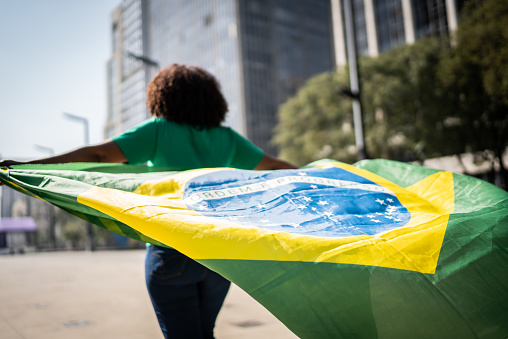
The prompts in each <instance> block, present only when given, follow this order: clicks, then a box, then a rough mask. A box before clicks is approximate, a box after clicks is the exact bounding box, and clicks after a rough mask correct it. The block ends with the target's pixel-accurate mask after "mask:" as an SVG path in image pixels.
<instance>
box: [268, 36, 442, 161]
mask: <svg viewBox="0 0 508 339" xmlns="http://www.w3.org/2000/svg"><path fill="white" fill-rule="evenodd" d="M440 53H441V48H440V45H439V42H438V41H437V40H434V39H428V40H422V41H419V42H418V43H417V44H415V45H412V46H407V45H406V46H401V47H399V48H396V49H394V50H392V51H390V52H388V53H385V54H383V55H381V56H380V57H379V58H369V59H363V60H361V63H360V69H361V71H362V73H361V79H362V82H361V84H362V103H363V108H362V113H363V119H364V127H365V131H364V134H365V139H366V140H365V142H366V149H367V151H368V153H369V156H370V157H374V158H388V159H397V160H415V159H422V158H425V157H427V156H428V155H434V154H438V153H439V152H442V150H443V147H442V145H440V144H439V143H438V142H437V139H436V138H434V137H428V135H429V133H433V132H434V131H436V130H439V128H438V127H436V125H437V122H436V120H439V119H441V118H442V115H441V113H440V111H439V107H441V106H442V104H441V101H442V97H443V94H442V90H441V89H440V88H439V87H437V86H436V84H435V83H436V78H437V75H436V69H437V66H438V63H439V55H440ZM340 87H346V88H347V87H349V79H348V76H347V70H339V71H334V72H331V73H325V74H321V75H318V76H316V77H314V78H312V79H311V80H309V81H308V83H307V84H306V85H305V86H304V87H303V88H302V89H301V90H300V91H299V92H298V93H297V95H296V96H295V97H293V98H291V99H290V100H288V102H287V103H285V104H284V105H283V106H282V107H281V109H280V111H279V121H280V123H279V125H278V126H277V128H276V131H275V137H274V143H275V144H276V145H277V146H279V147H280V150H281V151H280V154H279V155H280V156H281V157H283V158H285V159H288V160H290V161H293V162H294V163H296V164H305V163H308V162H310V161H314V160H316V159H321V158H323V157H329V158H333V159H336V160H340V161H344V162H354V161H355V160H356V149H355V146H354V145H355V140H354V126H353V117H352V108H351V100H350V99H349V98H347V97H345V96H342V95H341V94H340V93H339V88H340ZM437 145H439V147H437Z"/></svg>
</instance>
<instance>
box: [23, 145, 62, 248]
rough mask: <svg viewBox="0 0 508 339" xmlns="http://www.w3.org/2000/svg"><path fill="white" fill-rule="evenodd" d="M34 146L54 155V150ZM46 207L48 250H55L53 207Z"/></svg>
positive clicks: (49, 205)
mask: <svg viewBox="0 0 508 339" xmlns="http://www.w3.org/2000/svg"><path fill="white" fill-rule="evenodd" d="M34 146H35V148H36V149H38V150H39V151H42V152H46V153H48V154H49V156H52V155H54V154H55V150H54V149H53V148H51V147H47V146H42V145H38V144H34ZM28 204H30V200H28ZM47 207H48V223H49V247H50V249H52V250H54V249H55V248H56V232H55V224H56V216H55V207H54V206H53V205H51V204H47Z"/></svg>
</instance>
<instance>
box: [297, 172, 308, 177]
mask: <svg viewBox="0 0 508 339" xmlns="http://www.w3.org/2000/svg"><path fill="white" fill-rule="evenodd" d="M298 175H301V176H304V175H307V173H305V172H298Z"/></svg>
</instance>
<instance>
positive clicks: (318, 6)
mask: <svg viewBox="0 0 508 339" xmlns="http://www.w3.org/2000/svg"><path fill="white" fill-rule="evenodd" d="M111 18H112V25H111V27H112V57H111V59H110V60H109V62H108V119H107V125H106V128H105V134H106V137H111V136H113V135H115V134H117V133H120V132H121V131H124V130H126V129H128V128H130V127H132V126H134V125H135V124H137V123H139V122H140V121H142V120H144V119H146V118H147V117H148V115H149V113H148V112H147V110H146V108H145V88H146V84H147V83H148V81H149V80H150V79H151V78H152V77H153V76H154V75H155V73H156V72H157V69H158V68H159V67H165V66H167V65H169V64H171V63H186V64H193V65H197V66H201V67H203V68H205V69H206V70H208V71H209V72H211V73H212V74H214V75H215V76H216V77H217V78H218V80H219V82H220V83H221V85H222V90H223V93H224V96H225V97H226V100H227V101H228V105H229V113H228V116H227V120H226V125H229V126H231V127H232V128H234V129H235V130H237V131H238V132H239V133H240V134H242V135H244V136H246V137H247V138H249V139H250V140H251V141H253V142H254V143H255V144H257V145H258V146H260V147H261V148H263V149H264V150H265V151H267V152H269V153H276V150H275V149H274V147H273V146H272V145H271V144H270V140H271V138H272V132H273V128H274V127H275V125H276V122H277V110H278V107H279V105H280V104H282V103H283V102H285V101H286V99H287V98H288V97H290V96H292V95H293V94H295V92H296V90H297V89H298V88H299V87H300V86H301V85H302V84H303V83H304V82H305V81H306V80H307V79H309V78H310V77H312V76H313V75H316V74H318V73H322V72H325V71H330V70H332V69H333V68H334V66H335V62H334V60H335V59H334V50H333V35H332V18H331V7H330V1H329V0H249V1H242V0H210V1H200V0H124V1H123V2H122V4H121V5H120V6H119V7H118V8H117V9H116V10H115V11H114V12H113V13H112V17H111Z"/></svg>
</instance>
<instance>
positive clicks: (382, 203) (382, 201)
mask: <svg viewBox="0 0 508 339" xmlns="http://www.w3.org/2000/svg"><path fill="white" fill-rule="evenodd" d="M376 202H378V203H380V204H381V205H386V203H385V201H384V200H381V199H379V198H377V199H376Z"/></svg>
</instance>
